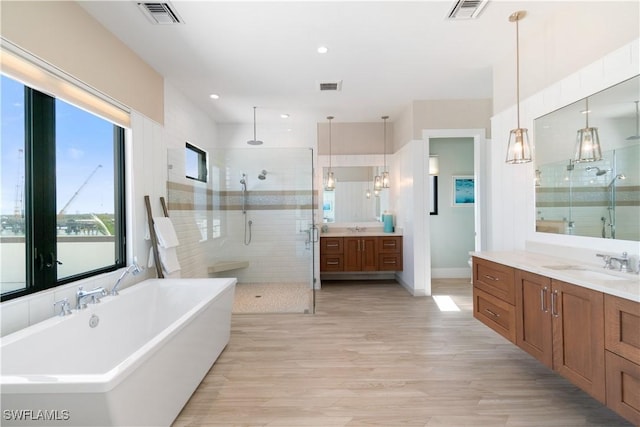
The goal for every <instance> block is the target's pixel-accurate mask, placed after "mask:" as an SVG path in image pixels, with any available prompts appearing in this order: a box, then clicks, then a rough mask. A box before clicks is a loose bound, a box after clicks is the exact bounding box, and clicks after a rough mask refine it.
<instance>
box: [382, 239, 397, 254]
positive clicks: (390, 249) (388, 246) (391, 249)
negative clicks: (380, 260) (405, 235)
mask: <svg viewBox="0 0 640 427" xmlns="http://www.w3.org/2000/svg"><path fill="white" fill-rule="evenodd" d="M401 248H402V237H399V236H393V237H392V236H389V237H386V236H382V237H378V253H381V254H383V253H398V252H400V249H401Z"/></svg>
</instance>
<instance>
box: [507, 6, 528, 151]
mask: <svg viewBox="0 0 640 427" xmlns="http://www.w3.org/2000/svg"><path fill="white" fill-rule="evenodd" d="M526 14H527V12H525V11H523V10H521V11H518V12H514V13H512V14H511V15H510V16H509V22H515V23H516V107H517V115H518V127H517V128H516V129H512V130H511V132H510V134H509V145H508V146H507V160H506V162H507V163H514V164H517V163H528V162H530V161H531V144H530V143H529V134H528V132H527V129H525V128H521V127H520V32H519V27H518V22H519V21H520V20H521V19H523V18H524V17H525V16H526Z"/></svg>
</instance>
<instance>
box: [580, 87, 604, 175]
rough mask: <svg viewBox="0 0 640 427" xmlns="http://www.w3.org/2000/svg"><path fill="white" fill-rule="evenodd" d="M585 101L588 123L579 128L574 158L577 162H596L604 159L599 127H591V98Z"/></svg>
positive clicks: (585, 113)
mask: <svg viewBox="0 0 640 427" xmlns="http://www.w3.org/2000/svg"><path fill="white" fill-rule="evenodd" d="M585 101H586V109H585V110H584V115H585V117H586V124H585V127H584V128H583V129H578V135H577V138H576V153H575V155H574V157H573V160H574V161H575V162H577V163H586V162H596V161H598V160H602V151H601V150H600V137H599V136H598V128H593V127H589V98H587V99H586V100H585Z"/></svg>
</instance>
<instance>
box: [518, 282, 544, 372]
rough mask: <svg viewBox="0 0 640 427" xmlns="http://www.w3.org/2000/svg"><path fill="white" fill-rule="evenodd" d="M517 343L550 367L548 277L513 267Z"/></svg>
mask: <svg viewBox="0 0 640 427" xmlns="http://www.w3.org/2000/svg"><path fill="white" fill-rule="evenodd" d="M516 283H517V285H516V313H517V316H516V344H517V345H518V347H520V348H522V349H523V350H524V351H526V352H527V353H529V354H530V355H532V356H533V357H535V358H536V359H538V360H539V361H540V362H542V363H544V364H545V365H546V366H548V367H549V368H551V367H552V366H553V348H552V345H553V339H552V336H551V333H552V326H551V312H550V302H551V301H550V298H551V297H550V295H551V279H549V278H548V277H545V276H540V275H538V274H534V273H529V272H527V271H522V270H516Z"/></svg>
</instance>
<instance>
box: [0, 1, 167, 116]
mask: <svg viewBox="0 0 640 427" xmlns="http://www.w3.org/2000/svg"><path fill="white" fill-rule="evenodd" d="M0 12H1V21H0V32H1V34H2V37H3V38H6V39H7V40H9V41H11V42H13V43H14V44H16V45H18V46H19V47H21V48H22V49H24V50H26V51H28V52H30V53H31V54H33V55H35V56H37V57H39V58H40V59H42V60H44V61H46V62H48V63H50V64H52V65H54V66H56V67H57V68H59V69H61V70H63V71H65V72H66V73H68V74H70V75H72V76H74V77H75V78H77V79H79V80H81V81H83V82H84V83H86V84H88V85H89V86H91V87H93V88H95V89H97V90H98V91H100V92H102V93H104V94H107V95H109V96H110V97H112V98H114V99H115V100H117V101H119V102H120V103H122V104H124V105H126V106H128V107H130V108H131V109H133V110H136V111H138V112H140V113H142V114H144V115H145V116H147V117H149V118H150V119H152V120H154V121H156V122H158V123H160V124H162V123H164V90H163V84H164V81H163V77H162V76H161V75H160V74H158V73H157V72H156V71H155V70H154V69H153V68H151V67H150V66H149V65H147V64H146V63H145V62H144V61H142V60H141V59H140V58H139V57H138V56H137V55H136V54H134V53H133V51H131V50H130V49H129V48H128V47H127V46H125V45H124V44H123V43H122V42H121V41H120V40H118V39H117V38H116V37H115V36H114V35H113V34H111V33H110V32H108V31H107V30H106V29H105V28H104V27H103V26H102V25H100V24H99V23H98V22H97V21H95V20H94V19H93V18H92V17H91V16H90V15H89V14H87V13H86V12H85V11H84V9H82V8H81V7H80V6H78V4H76V3H75V2H71V1H2V2H0Z"/></svg>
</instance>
